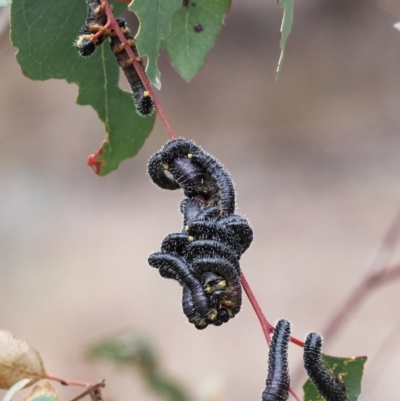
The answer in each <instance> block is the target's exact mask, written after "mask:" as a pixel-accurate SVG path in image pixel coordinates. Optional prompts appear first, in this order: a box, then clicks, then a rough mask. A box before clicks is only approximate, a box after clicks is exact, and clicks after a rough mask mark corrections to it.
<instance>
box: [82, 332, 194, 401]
mask: <svg viewBox="0 0 400 401" xmlns="http://www.w3.org/2000/svg"><path fill="white" fill-rule="evenodd" d="M88 357H89V358H90V359H97V360H106V361H110V362H112V363H114V364H115V365H117V366H123V367H127V368H132V369H134V370H136V371H138V372H139V373H140V374H141V376H142V377H143V380H144V382H145V383H146V386H147V387H148V388H149V389H150V390H152V391H154V392H155V393H156V394H158V395H159V396H160V397H161V398H163V399H165V400H167V401H189V400H190V397H189V395H188V393H187V391H186V390H185V389H184V387H183V386H182V385H180V384H179V383H178V382H177V381H176V380H174V379H171V378H169V377H168V376H167V375H166V374H165V373H164V372H163V371H162V370H161V367H160V364H159V360H158V357H157V352H156V350H155V349H154V347H153V345H152V344H151V342H149V340H148V339H147V338H145V337H144V336H141V335H139V334H137V333H134V332H126V333H123V334H120V335H116V336H113V337H110V338H108V339H105V340H102V341H99V342H98V343H96V344H94V345H92V346H91V347H90V348H89V350H88Z"/></svg>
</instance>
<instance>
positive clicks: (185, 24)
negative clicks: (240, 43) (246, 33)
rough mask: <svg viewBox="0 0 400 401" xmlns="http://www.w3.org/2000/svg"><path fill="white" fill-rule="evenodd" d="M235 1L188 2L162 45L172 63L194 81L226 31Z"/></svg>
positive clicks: (196, 0) (178, 14) (178, 12)
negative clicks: (228, 14)
mask: <svg viewBox="0 0 400 401" xmlns="http://www.w3.org/2000/svg"><path fill="white" fill-rule="evenodd" d="M230 4H231V0H185V1H184V5H183V6H182V7H181V8H180V10H179V11H177V12H176V13H175V15H174V16H173V18H172V24H171V35H169V36H168V37H167V38H166V39H165V40H163V41H162V42H161V44H162V47H163V49H164V50H165V52H166V53H167V55H168V57H169V59H170V60H171V64H172V65H173V67H174V68H175V69H176V70H177V71H178V73H179V74H180V75H181V76H182V77H183V78H184V79H185V80H186V81H190V80H191V79H192V78H193V77H194V76H195V75H196V74H197V73H198V72H199V70H200V69H201V68H202V67H203V65H204V63H205V62H206V60H207V56H208V54H209V53H210V51H211V49H212V47H213V46H214V43H215V41H216V39H217V36H218V33H219V31H220V30H221V28H222V25H223V23H224V19H225V16H226V14H227V12H228V10H229V6H230Z"/></svg>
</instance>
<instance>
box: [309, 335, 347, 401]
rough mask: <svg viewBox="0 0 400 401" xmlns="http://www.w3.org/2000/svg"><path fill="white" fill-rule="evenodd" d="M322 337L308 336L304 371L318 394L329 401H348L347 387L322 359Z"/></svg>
mask: <svg viewBox="0 0 400 401" xmlns="http://www.w3.org/2000/svg"><path fill="white" fill-rule="evenodd" d="M321 350H322V337H321V335H320V334H318V333H310V334H308V336H307V338H306V341H305V344H304V354H303V361H304V369H305V370H306V372H307V374H308V376H309V377H310V379H311V381H312V382H313V383H314V385H315V387H316V388H317V390H318V392H319V393H320V394H321V395H322V396H323V397H324V398H325V399H326V400H327V401H346V400H347V396H346V387H345V385H344V384H343V383H342V382H341V381H340V380H339V379H338V378H337V377H335V376H334V374H333V372H331V371H330V370H329V369H328V368H327V367H326V365H325V364H324V362H323V361H322V358H321Z"/></svg>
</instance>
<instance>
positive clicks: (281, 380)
mask: <svg viewBox="0 0 400 401" xmlns="http://www.w3.org/2000/svg"><path fill="white" fill-rule="evenodd" d="M289 341H290V322H288V321H287V320H285V319H281V320H279V322H278V323H277V324H276V326H275V330H274V334H273V336H272V341H271V344H270V346H269V347H270V348H269V353H268V376H267V380H266V387H265V390H264V391H263V393H262V401H286V400H287V399H288V397H289V385H290V377H289V369H288V344H289Z"/></svg>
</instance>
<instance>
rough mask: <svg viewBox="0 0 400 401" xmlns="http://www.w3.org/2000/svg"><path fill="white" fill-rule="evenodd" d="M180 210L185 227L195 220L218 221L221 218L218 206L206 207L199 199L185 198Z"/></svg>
mask: <svg viewBox="0 0 400 401" xmlns="http://www.w3.org/2000/svg"><path fill="white" fill-rule="evenodd" d="M180 210H181V213H182V214H183V226H184V227H186V226H187V225H188V224H189V223H190V222H192V221H194V220H217V219H218V217H219V209H218V207H217V206H205V205H204V203H203V202H202V201H201V200H200V199H199V198H185V199H184V200H183V201H182V202H181V205H180Z"/></svg>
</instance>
